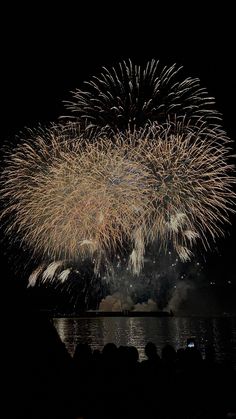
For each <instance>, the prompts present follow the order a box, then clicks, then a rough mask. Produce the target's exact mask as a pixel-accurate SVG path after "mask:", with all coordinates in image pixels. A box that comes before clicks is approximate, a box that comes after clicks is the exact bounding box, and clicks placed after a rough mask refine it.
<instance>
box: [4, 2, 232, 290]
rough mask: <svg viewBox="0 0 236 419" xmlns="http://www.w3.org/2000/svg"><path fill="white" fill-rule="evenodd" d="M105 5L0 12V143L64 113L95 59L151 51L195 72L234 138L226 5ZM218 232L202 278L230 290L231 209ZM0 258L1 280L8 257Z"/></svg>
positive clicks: (148, 55)
mask: <svg viewBox="0 0 236 419" xmlns="http://www.w3.org/2000/svg"><path fill="white" fill-rule="evenodd" d="M57 7H58V6H57ZM110 7H111V8H112V10H108V9H106V8H105V7H104V8H102V7H100V8H99V9H98V10H94V9H93V8H92V4H91V5H90V6H89V5H88V6H87V7H86V9H85V8H79V7H78V8H77V9H75V10H73V8H69V6H68V8H67V9H65V10H64V9H61V10H59V9H57V10H54V11H51V12H50V13H49V10H42V9H39V8H38V9H37V6H34V10H27V13H28V14H26V10H23V9H19V10H16V9H15V10H14V12H13V10H11V11H5V13H3V15H2V16H3V17H2V19H3V20H4V21H5V22H4V23H5V28H4V29H3V28H2V30H1V79H0V80H1V102H2V111H1V142H2V143H3V142H5V141H9V140H11V141H14V137H15V135H17V134H18V133H19V131H21V130H22V129H24V127H36V126H37V124H38V123H41V124H45V123H48V122H51V121H56V119H57V118H58V117H59V116H60V115H61V114H63V113H64V112H65V111H64V106H63V103H62V101H63V100H66V99H69V98H70V94H69V92H70V91H71V90H74V89H75V88H76V87H80V86H81V85H82V82H83V80H88V79H89V78H90V77H91V76H92V75H93V74H96V73H97V74H99V72H100V68H101V66H103V65H105V66H111V65H113V64H115V63H117V62H118V61H120V60H121V59H127V58H131V59H132V60H133V61H135V62H136V63H138V64H142V63H145V62H146V61H148V60H149V59H152V58H156V59H159V60H160V61H161V63H162V64H163V65H165V64H167V65H171V64H173V63H177V64H178V65H183V67H184V71H183V73H182V74H184V75H186V76H187V77H188V76H191V77H199V78H200V80H201V84H202V86H203V87H206V88H207V90H208V92H209V95H210V96H214V97H215V98H216V108H217V109H218V110H219V111H220V112H221V113H222V114H223V126H224V128H225V130H226V131H227V133H228V134H229V136H230V137H231V138H232V139H234V140H235V144H236V128H235V93H236V89H235V87H236V86H235V74H236V72H235V70H236V68H235V67H236V64H235V43H234V38H235V33H234V29H233V26H232V23H231V16H233V15H234V14H233V13H232V11H231V10H229V9H227V10H216V9H215V10H214V12H213V11H211V13H208V14H206V11H205V10H204V9H201V8H200V6H198V7H199V8H198V9H197V10H194V9H192V10H191V11H187V15H186V16H184V15H183V11H182V10H170V7H171V6H170V5H169V7H166V10H162V9H161V8H159V7H158V5H157V7H156V9H155V10H152V9H151V8H150V6H149V4H148V3H146V2H145V3H144V4H143V7H145V9H142V10H141V9H140V10H137V9H136V10H135V11H131V10H130V11H127V10H126V9H125V8H122V7H121V6H120V5H119V7H120V9H119V10H117V7H118V3H117V4H115V3H114V5H113V6H112V5H111V6H110ZM137 7H138V6H137ZM235 150H236V145H235ZM225 231H226V237H225V238H224V239H222V240H219V241H218V242H217V243H216V249H215V251H213V252H212V253H210V252H209V253H208V254H207V255H206V263H205V272H206V277H207V281H208V283H210V282H211V281H216V282H217V284H220V286H222V285H223V286H224V287H225V288H227V287H228V286H230V287H232V288H234V289H235V288H236V279H235V278H234V272H235V263H236V262H235V256H236V255H235V248H236V217H235V216H233V217H232V226H231V227H230V226H229V227H227V226H226V229H225ZM1 258H2V259H3V260H2V267H4V269H3V270H2V272H3V271H5V274H4V281H5V280H6V277H7V276H8V269H9V262H7V261H6V259H5V258H4V257H3V256H1ZM228 281H231V284H228ZM209 288H210V285H209ZM227 289H228V288H227Z"/></svg>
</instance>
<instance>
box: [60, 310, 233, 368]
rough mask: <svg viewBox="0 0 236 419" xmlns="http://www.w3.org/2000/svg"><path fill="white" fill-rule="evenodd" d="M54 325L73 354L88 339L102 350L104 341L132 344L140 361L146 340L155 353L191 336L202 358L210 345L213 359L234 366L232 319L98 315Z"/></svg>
mask: <svg viewBox="0 0 236 419" xmlns="http://www.w3.org/2000/svg"><path fill="white" fill-rule="evenodd" d="M53 321H54V325H55V327H56V329H57V331H58V333H59V335H60V337H61V339H62V341H63V342H64V343H65V345H66V347H67V349H68V351H69V352H70V353H71V354H72V355H73V353H74V350H75V347H76V345H77V343H79V342H88V343H89V344H90V345H91V347H92V349H100V350H101V349H102V348H103V346H104V345H105V344H106V343H108V342H114V343H115V344H116V345H117V346H120V345H134V346H136V348H137V349H138V351H139V357H140V360H142V359H144V358H145V355H144V347H145V345H146V343H147V342H148V341H152V342H154V343H155V344H156V346H157V349H158V352H159V353H161V349H162V348H163V346H164V345H165V344H166V343H170V344H171V345H173V346H174V348H175V349H179V348H181V347H185V346H186V341H187V338H189V337H194V338H195V339H196V341H197V343H198V346H199V349H200V350H201V353H202V355H203V357H204V355H205V347H206V346H207V345H213V347H214V349H215V352H216V359H217V360H218V361H222V360H224V359H228V360H230V361H231V362H232V363H233V365H234V366H235V367H236V318H234V317H232V318H194V317H192V318H189V317H170V318H168V317H167V318H155V317H149V318H145V317H103V318H102V317H101V318H56V319H54V320H53Z"/></svg>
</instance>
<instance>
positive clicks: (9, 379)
mask: <svg viewBox="0 0 236 419" xmlns="http://www.w3.org/2000/svg"><path fill="white" fill-rule="evenodd" d="M8 321H9V322H10V321H11V319H8ZM17 322H18V326H17ZM17 322H16V320H15V325H16V329H15V333H14V336H13V335H12V330H11V328H9V330H11V334H10V336H6V335H5V336H4V338H5V343H6V344H5V345H4V346H5V347H6V356H4V357H3V358H2V364H3V366H5V375H4V377H3V381H2V382H3V383H4V398H3V400H4V401H5V402H6V406H4V405H3V404H2V406H1V408H2V412H4V414H3V417H4V418H14V419H17V418H22V419H49V418H50V419H76V418H77V419H78V418H84V419H96V418H98V419H106V418H107V419H108V418H109V419H113V418H114V419H124V418H127V419H128V418H130V419H132V418H135V419H139V418H140V419H141V418H142V419H143V418H160V419H172V418H173V419H174V418H181V419H196V418H202V419H211V418H212V419H215V418H219V419H223V418H227V417H234V416H233V414H234V413H235V412H236V398H235V394H236V375H235V371H234V369H233V368H232V367H231V365H230V364H228V363H225V364H219V363H216V362H215V360H214V352H213V351H212V348H207V350H206V359H204V360H203V359H202V356H201V353H200V352H199V350H198V349H197V348H196V347H195V348H186V349H181V350H178V351H177V352H176V350H175V348H173V347H172V346H169V345H166V346H164V347H163V349H162V352H161V354H159V355H160V356H159V355H158V354H157V352H156V347H155V345H153V344H150V343H149V344H148V345H147V346H146V349H145V351H146V357H147V358H146V360H145V361H143V362H139V361H138V352H137V350H136V348H135V347H125V346H121V347H119V348H117V347H116V346H115V345H114V344H107V345H105V347H104V348H103V350H102V351H101V352H100V351H98V350H95V351H92V350H91V349H90V347H89V346H88V345H87V344H86V342H81V343H80V344H79V345H78V347H77V349H76V352H75V355H74V358H73V359H72V358H71V356H70V355H69V354H68V352H67V350H66V348H65V346H64V344H63V343H62V342H61V340H60V338H59V336H58V334H57V332H56V330H55V328H54V327H53V325H52V322H51V321H50V320H49V319H48V318H47V317H46V316H42V315H38V314H36V313H34V314H33V313H31V315H29V313H27V314H22V315H18V318H17ZM22 324H23V325H24V326H23V327H22Z"/></svg>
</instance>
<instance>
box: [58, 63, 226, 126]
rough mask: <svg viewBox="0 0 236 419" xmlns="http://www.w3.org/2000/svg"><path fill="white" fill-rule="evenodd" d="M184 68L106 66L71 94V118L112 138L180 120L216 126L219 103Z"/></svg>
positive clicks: (132, 65)
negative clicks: (110, 135) (108, 133)
mask: <svg viewBox="0 0 236 419" xmlns="http://www.w3.org/2000/svg"><path fill="white" fill-rule="evenodd" d="M181 69H182V67H177V65H176V64H174V65H172V66H169V67H168V66H161V65H160V63H159V61H157V60H154V59H153V60H151V61H149V62H148V63H147V64H146V66H140V65H135V64H133V63H132V62H131V61H130V60H129V61H127V62H126V61H122V62H120V63H119V64H118V65H117V66H116V67H112V68H110V69H109V68H105V67H103V71H102V72H101V73H100V75H98V76H93V77H92V78H91V80H90V81H87V82H84V86H83V87H82V88H81V89H76V90H75V91H74V92H72V93H73V99H72V100H71V101H68V102H66V106H67V109H69V110H70V111H71V112H72V113H71V114H70V116H69V118H70V119H71V118H73V117H74V119H75V120H77V121H78V122H79V123H82V122H84V121H87V123H88V124H89V126H91V125H93V126H99V127H106V129H107V130H108V132H110V133H111V132H113V133H114V132H117V131H120V130H126V129H128V128H129V129H134V128H138V127H143V126H144V125H145V124H147V123H152V122H158V123H159V124H163V123H165V122H166V120H167V119H170V120H173V119H176V118H177V119H179V120H183V118H184V120H185V121H189V120H191V121H192V123H193V124H196V123H197V122H198V121H199V120H200V119H201V122H202V121H205V122H206V123H207V124H208V125H209V124H213V125H214V124H216V123H217V121H218V120H219V119H220V115H219V113H218V112H217V111H216V110H215V109H214V103H215V100H214V98H212V97H209V95H208V92H207V90H206V89H205V88H203V87H201V85H200V81H199V79H198V78H191V77H188V78H184V77H183V76H182V77H181V75H180V71H181ZM212 105H213V106H212Z"/></svg>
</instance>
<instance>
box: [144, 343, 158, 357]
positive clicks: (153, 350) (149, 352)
mask: <svg viewBox="0 0 236 419" xmlns="http://www.w3.org/2000/svg"><path fill="white" fill-rule="evenodd" d="M145 354H146V356H147V358H148V359H153V358H156V357H158V354H157V347H156V345H155V343H153V342H148V343H147V344H146V346H145Z"/></svg>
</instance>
